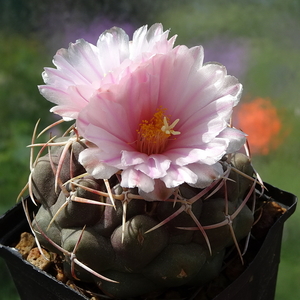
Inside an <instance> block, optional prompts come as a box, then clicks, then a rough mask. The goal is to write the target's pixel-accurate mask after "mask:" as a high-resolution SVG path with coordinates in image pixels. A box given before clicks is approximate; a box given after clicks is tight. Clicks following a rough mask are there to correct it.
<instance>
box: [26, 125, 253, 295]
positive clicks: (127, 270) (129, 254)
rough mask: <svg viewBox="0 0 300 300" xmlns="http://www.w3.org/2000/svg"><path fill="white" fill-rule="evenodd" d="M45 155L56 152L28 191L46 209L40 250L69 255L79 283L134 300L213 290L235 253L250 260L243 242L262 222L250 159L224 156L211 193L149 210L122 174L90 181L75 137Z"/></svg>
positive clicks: (57, 142) (52, 144) (182, 192)
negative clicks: (173, 291)
mask: <svg viewBox="0 0 300 300" xmlns="http://www.w3.org/2000/svg"><path fill="white" fill-rule="evenodd" d="M75 132H76V131H75ZM38 145H41V144H33V145H31V146H32V153H33V148H34V147H35V146H38ZM42 145H43V148H45V147H48V148H49V151H48V153H47V154H44V155H43V156H41V155H42V154H41V152H40V153H39V155H38V157H37V159H36V160H35V161H34V162H33V164H32V166H31V169H32V172H31V175H30V180H29V182H28V185H29V191H31V197H32V199H34V201H35V202H37V203H39V205H40V207H39V209H38V212H37V214H36V215H35V217H34V219H33V221H32V223H31V228H32V231H33V233H34V235H35V237H36V239H37V241H38V244H40V245H41V246H42V247H45V248H47V249H48V250H51V251H53V252H56V253H58V254H60V255H64V257H65V258H64V260H65V262H64V273H65V274H66V276H68V277H69V278H72V279H78V280H80V281H84V282H93V283H95V284H96V285H97V286H99V287H100V289H101V290H102V292H103V293H104V294H106V295H108V296H109V297H114V298H117V299H119V298H120V299H127V298H131V297H136V296H141V295H144V294H147V293H150V292H155V291H164V290H166V289H168V288H174V287H182V286H201V285H203V284H205V283H207V282H208V281H210V280H211V279H213V278H215V277H216V276H217V275H218V274H219V272H220V270H221V268H222V264H223V258H224V254H225V252H226V249H229V248H232V247H234V248H236V249H237V251H238V253H239V254H240V258H241V260H243V258H242V252H243V250H242V249H240V247H241V245H240V244H239V241H240V240H242V239H243V238H245V237H246V236H248V235H249V233H250V231H251V227H252V224H253V221H254V216H253V207H252V205H251V206H248V203H252V200H253V197H254V196H253V195H254V186H255V184H256V180H254V179H253V175H254V170H253V167H252V165H251V161H250V159H249V157H248V156H246V155H245V154H242V153H233V154H228V155H226V156H224V157H223V158H222V160H221V164H222V167H223V169H224V177H223V178H220V179H218V180H215V181H214V182H213V183H212V184H211V185H209V186H208V187H206V188H204V189H199V188H194V187H191V186H189V185H187V184H186V183H184V184H181V185H180V186H178V188H176V189H175V190H174V192H173V194H172V195H171V196H170V197H168V199H166V200H165V201H159V200H157V201H147V200H145V199H143V197H142V196H140V195H139V194H138V192H137V189H136V188H132V189H130V188H126V189H125V188H122V187H121V185H120V183H119V175H118V174H115V175H114V176H112V177H111V178H110V179H109V180H102V179H95V178H93V177H92V176H91V175H89V174H87V173H86V171H85V170H84V168H83V167H82V165H81V164H80V163H79V162H78V156H79V153H80V152H81V151H82V150H83V149H85V148H86V147H87V145H86V144H85V140H84V139H82V138H80V137H78V136H76V135H75V134H74V130H73V131H72V132H71V134H70V135H69V136H68V137H66V136H65V137H62V138H57V139H52V140H50V141H49V142H47V143H45V144H42ZM250 199H251V201H250Z"/></svg>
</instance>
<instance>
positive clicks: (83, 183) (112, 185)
mask: <svg viewBox="0 0 300 300" xmlns="http://www.w3.org/2000/svg"><path fill="white" fill-rule="evenodd" d="M168 34H169V31H168V30H167V31H163V28H162V25H161V24H155V25H153V26H151V27H150V28H149V29H148V28H147V26H143V27H141V28H139V29H138V30H136V31H135V33H134V35H133V39H132V41H129V38H128V36H127V34H126V33H125V32H124V31H123V30H122V29H120V28H116V27H113V28H112V29H110V30H107V31H105V32H104V33H103V34H101V35H100V37H99V40H98V42H97V45H92V44H90V43H88V42H86V41H84V40H82V39H80V40H77V41H76V42H75V43H74V44H70V46H69V48H68V49H60V50H59V51H58V52H57V53H56V55H55V56H54V59H53V63H54V65H55V66H56V68H45V71H44V72H43V79H44V82H45V85H41V86H39V90H40V92H41V94H42V95H43V96H44V97H45V98H46V99H47V100H49V101H51V102H53V103H55V104H56V106H54V107H53V108H52V109H51V111H52V112H54V113H55V114H58V115H60V116H61V117H62V120H61V121H58V122H56V123H55V124H53V125H51V126H49V128H47V130H48V131H50V132H51V129H52V128H53V126H54V125H58V124H59V123H61V122H62V121H72V120H73V122H72V124H71V125H72V126H71V127H70V128H69V130H68V131H67V132H65V133H64V134H63V135H62V136H60V137H59V136H58V137H52V138H51V139H50V140H48V141H46V142H44V143H38V142H36V141H35V138H36V132H37V129H35V131H34V135H33V141H32V144H31V145H30V147H31V149H32V153H31V154H32V157H31V160H30V170H31V172H30V176H29V180H28V185H27V186H28V190H29V194H30V197H31V199H32V201H33V202H34V203H35V204H36V205H38V206H39V209H38V211H37V213H36V214H35V215H34V216H33V217H30V216H29V214H27V217H28V220H29V224H30V228H31V231H32V234H33V235H34V237H35V240H36V244H37V245H38V247H39V249H42V248H46V249H47V250H48V251H51V252H53V253H57V254H58V255H59V256H60V257H61V259H62V262H63V263H62V264H63V268H62V270H63V273H64V276H65V277H67V278H68V279H69V280H72V281H76V282H82V283H85V282H89V283H93V284H94V286H96V287H97V288H98V290H99V291H98V292H97V293H99V294H102V295H105V297H107V298H117V299H131V298H133V297H143V296H144V295H155V294H156V293H157V295H160V293H164V292H165V291H167V290H168V289H174V288H175V289H176V288H181V287H187V288H192V287H201V286H203V285H205V284H206V283H207V282H209V281H210V280H213V279H214V278H216V277H217V276H218V275H219V273H220V271H221V270H222V268H223V267H224V258H225V257H228V255H229V253H232V252H234V253H236V254H237V256H238V262H239V264H240V265H242V264H243V263H244V259H243V255H244V253H245V252H247V241H248V238H249V236H250V234H251V228H252V226H253V224H254V222H255V221H256V220H257V219H258V218H259V217H257V216H255V213H254V212H255V210H257V207H258V205H257V203H262V202H265V201H266V199H265V198H263V197H264V196H263V194H264V185H263V183H262V181H261V180H260V178H259V176H258V174H256V172H255V171H254V169H253V167H252V165H251V160H250V158H249V155H248V154H247V153H248V149H247V147H246V146H245V140H246V135H245V134H244V133H243V132H241V131H239V130H238V129H236V128H234V127H233V126H232V125H231V115H232V111H233V108H234V106H236V105H237V104H238V102H239V99H240V97H241V92H242V85H241V84H240V83H239V82H238V80H237V79H236V78H235V77H233V76H230V75H227V72H226V68H225V67H224V66H222V65H220V64H216V63H208V64H203V59H204V54H203V49H202V47H201V46H197V47H193V48H188V47H186V46H184V45H179V46H176V47H174V42H175V38H176V36H173V37H172V38H170V39H168ZM39 146H40V147H41V150H40V151H39V152H38V154H37V157H36V158H35V159H33V152H34V149H35V148H36V147H39ZM261 199H263V200H261ZM25 208H26V207H25ZM25 211H26V209H25ZM153 297H154V296H153ZM139 299H140V298H139ZM149 299H150V298H149ZM151 299H152V298H151ZM153 299H154V298H153ZM158 299H159V296H158ZM169 299H171V298H169ZM176 299H177V298H176Z"/></svg>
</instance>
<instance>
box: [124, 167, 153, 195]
mask: <svg viewBox="0 0 300 300" xmlns="http://www.w3.org/2000/svg"><path fill="white" fill-rule="evenodd" d="M121 186H122V187H127V188H134V187H138V188H139V189H141V190H143V191H144V192H145V193H149V192H152V191H153V190H154V180H153V179H152V178H150V177H149V176H147V175H145V174H144V173H142V172H140V171H138V170H134V169H133V168H128V169H125V170H123V172H122V180H121Z"/></svg>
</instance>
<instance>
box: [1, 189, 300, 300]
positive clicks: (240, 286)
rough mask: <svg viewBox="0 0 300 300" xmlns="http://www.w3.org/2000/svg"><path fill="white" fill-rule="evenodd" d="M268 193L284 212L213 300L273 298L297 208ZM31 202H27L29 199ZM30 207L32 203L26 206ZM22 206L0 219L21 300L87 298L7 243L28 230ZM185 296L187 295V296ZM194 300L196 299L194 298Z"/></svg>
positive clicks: (291, 199)
mask: <svg viewBox="0 0 300 300" xmlns="http://www.w3.org/2000/svg"><path fill="white" fill-rule="evenodd" d="M266 187H267V189H268V192H267V194H268V195H269V196H270V197H272V198H273V199H274V200H275V201H276V202H278V203H279V204H281V205H282V206H284V207H285V208H286V209H287V211H286V212H285V213H284V214H283V215H282V216H281V217H280V218H278V220H277V221H276V222H275V223H274V225H273V226H272V227H271V228H270V230H269V231H268V234H267V236H266V237H265V239H264V241H263V243H262V245H261V246H260V248H259V250H258V252H257V254H256V256H255V258H254V259H253V261H252V262H251V263H250V265H249V266H248V267H247V269H246V270H245V271H244V272H243V273H242V274H241V275H240V276H239V277H238V278H237V279H236V280H235V281H234V282H233V283H232V284H231V285H229V286H228V287H227V288H226V289H225V290H223V291H222V292H221V293H220V294H218V296H216V297H215V298H214V299H213V300H241V299H243V300H260V299H261V300H262V299H263V300H273V299H274V295H275V288H276V279H277V271H278V265H279V261H280V249H281V240H282V232H283V225H284V222H285V221H286V220H287V219H288V218H289V217H290V216H291V214H292V213H293V212H294V211H295V209H296V203H297V197H296V196H294V195H292V194H290V193H288V192H284V191H281V190H280V189H278V188H275V187H273V186H271V185H268V184H266ZM29 204H30V202H29ZM29 209H30V210H33V209H34V206H33V205H31V206H30V207H29ZM28 229H29V228H28V224H27V221H26V218H25V215H24V212H23V208H22V205H20V204H18V205H16V206H15V207H14V208H12V209H11V210H9V211H8V212H7V213H6V214H4V215H3V216H2V217H1V218H0V256H1V257H3V258H4V260H5V262H6V264H7V266H8V268H9V271H10V273H11V275H12V277H13V280H14V282H15V285H16V287H17V290H18V292H19V294H20V298H21V299H22V300H29V299H30V300H40V299H43V300H83V299H88V298H86V297H85V296H83V295H81V294H79V293H78V292H76V291H75V290H73V289H71V288H69V287H68V286H66V285H65V284H63V283H61V282H59V281H57V280H56V279H55V278H53V277H52V276H51V275H49V274H48V273H46V272H44V271H41V270H39V269H38V268H36V267H34V266H33V265H31V264H30V263H28V262H27V261H25V260H23V259H22V257H21V255H20V254H19V253H18V252H17V251H16V250H15V249H14V248H11V247H10V245H12V244H13V243H15V242H16V241H17V240H18V238H19V236H20V234H21V233H22V232H24V231H28ZM186 299H187V298H186ZM193 299H197V297H196V298H193Z"/></svg>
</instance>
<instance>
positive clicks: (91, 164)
mask: <svg viewBox="0 0 300 300" xmlns="http://www.w3.org/2000/svg"><path fill="white" fill-rule="evenodd" d="M99 156H100V151H99V149H98V148H87V149H85V150H83V151H82V152H80V154H79V159H78V160H79V162H80V163H81V164H82V165H83V166H84V167H85V169H86V171H87V172H88V173H89V174H91V175H92V176H93V177H95V178H96V179H108V178H110V177H111V176H112V175H113V174H115V173H116V172H117V171H118V169H117V168H115V167H113V166H111V165H108V164H105V163H102V162H101V160H100V159H101V156H100V157H99Z"/></svg>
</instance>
